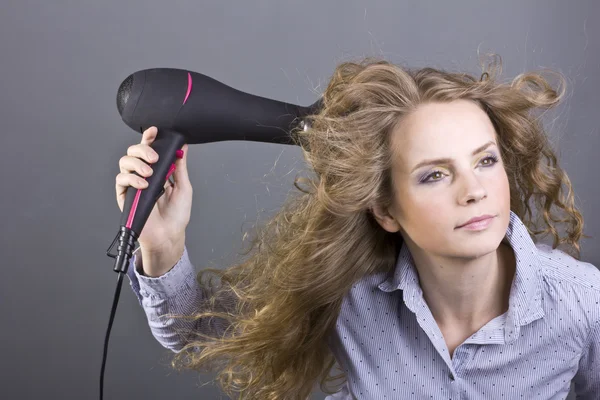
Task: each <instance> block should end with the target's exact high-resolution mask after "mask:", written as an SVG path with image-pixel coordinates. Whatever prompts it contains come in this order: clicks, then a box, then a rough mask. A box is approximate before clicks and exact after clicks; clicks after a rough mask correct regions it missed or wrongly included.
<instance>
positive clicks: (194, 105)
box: [109, 68, 320, 273]
mask: <svg viewBox="0 0 600 400" xmlns="http://www.w3.org/2000/svg"><path fill="white" fill-rule="evenodd" d="M319 108H320V100H319V101H317V102H315V103H314V104H312V105H311V106H308V107H301V106H298V105H295V104H290V103H285V102H281V101H276V100H271V99H267V98H264V97H259V96H255V95H251V94H248V93H244V92H242V91H239V90H236V89H233V88H231V87H229V86H227V85H225V84H223V83H221V82H219V81H217V80H215V79H213V78H210V77H208V76H206V75H202V74H200V73H197V72H190V71H186V70H182V69H174V68H154V69H146V70H142V71H138V72H135V73H133V74H132V75H130V76H128V77H127V78H126V79H125V80H124V81H123V82H122V83H121V85H120V87H119V89H118V92H117V109H118V111H119V113H120V114H121V118H122V119H123V121H124V122H125V123H126V124H127V125H128V126H129V127H131V128H132V129H134V130H136V131H137V130H139V131H140V132H143V131H144V130H146V129H147V128H149V127H151V126H156V127H157V128H158V134H157V137H156V139H155V141H154V142H153V143H152V148H153V149H154V150H155V151H156V152H157V153H158V155H159V160H158V161H157V162H156V163H155V164H153V165H152V169H153V170H154V173H153V174H152V175H151V176H150V177H148V178H146V180H147V181H148V187H147V188H146V189H144V190H141V189H140V190H138V189H135V188H133V187H130V188H129V189H128V190H127V194H126V197H125V204H124V206H123V213H122V216H121V228H120V238H119V239H118V242H119V246H118V253H117V254H116V255H115V257H114V258H115V259H116V260H115V266H114V270H115V272H123V273H126V272H127V268H128V265H129V261H130V258H131V254H132V252H133V245H134V241H135V240H137V238H138V237H139V235H140V234H141V231H142V229H143V227H144V224H145V223H146V221H147V219H148V217H149V215H150V213H151V212H152V209H153V208H154V205H155V204H156V201H157V200H158V198H159V197H160V196H161V195H162V193H163V192H164V190H163V188H164V184H165V182H166V180H167V179H168V178H169V176H170V174H171V173H172V172H173V170H174V167H175V165H174V160H175V155H176V151H177V150H178V149H180V148H181V147H182V146H183V145H184V144H185V143H188V144H196V143H210V142H220V141H225V140H249V141H255V142H266V143H280V144H295V143H294V141H293V140H292V136H291V133H292V130H293V129H294V128H296V127H298V126H300V123H301V122H303V121H302V118H303V117H305V116H306V115H309V114H313V113H315V112H316V111H318V109H319ZM116 240H117V238H115V241H116ZM115 241H113V244H111V246H110V247H112V246H113V245H114V242H115ZM110 247H109V250H110ZM111 256H112V255H111Z"/></svg>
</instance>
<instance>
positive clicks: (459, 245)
mask: <svg viewBox="0 0 600 400" xmlns="http://www.w3.org/2000/svg"><path fill="white" fill-rule="evenodd" d="M490 142H491V144H490ZM391 144H392V151H393V154H394V155H395V156H394V165H393V169H392V181H393V185H394V188H395V191H396V197H395V198H394V202H393V205H392V207H391V208H390V209H389V210H387V212H388V213H389V215H387V216H385V213H384V212H382V211H381V210H378V211H376V210H374V211H376V215H378V214H379V215H378V217H377V220H378V222H379V224H380V225H381V226H382V227H383V228H384V229H385V230H387V231H389V232H398V231H399V232H400V233H401V234H402V236H403V238H404V240H406V241H407V242H408V243H409V245H410V243H411V242H412V243H414V245H416V247H417V248H420V249H422V250H423V251H425V252H426V253H431V254H433V255H435V256H441V257H450V258H455V257H458V258H468V259H471V258H476V257H479V256H481V255H484V254H487V253H490V252H492V251H495V250H496V249H497V248H498V246H499V245H500V242H501V241H502V239H503V238H504V236H505V234H506V229H507V228H508V224H509V222H510V191H509V182H508V176H507V174H506V172H505V170H504V165H503V162H502V159H501V158H500V149H499V147H498V146H497V141H496V132H495V129H494V126H493V125H492V122H491V121H490V119H489V118H488V116H487V115H486V113H485V112H484V111H483V110H482V109H481V108H480V107H479V106H478V105H477V104H475V103H474V102H471V101H468V100H457V101H453V102H450V103H429V104H423V105H421V106H419V107H418V108H417V110H416V111H414V112H413V113H411V114H409V115H407V116H406V117H405V118H404V120H403V121H402V122H401V123H400V124H399V126H398V128H397V129H396V130H395V131H394V132H393V133H392V137H391ZM436 159H437V160H438V161H435V162H433V163H427V164H424V163H425V162H427V161H428V160H436ZM439 159H447V160H439ZM482 214H490V215H493V216H495V217H494V218H492V220H491V224H490V225H489V226H488V227H487V228H486V229H484V230H481V231H470V230H466V229H464V228H462V229H459V228H457V227H458V226H459V225H461V224H464V223H465V222H466V221H468V220H469V219H471V218H473V217H477V216H480V215H482Z"/></svg>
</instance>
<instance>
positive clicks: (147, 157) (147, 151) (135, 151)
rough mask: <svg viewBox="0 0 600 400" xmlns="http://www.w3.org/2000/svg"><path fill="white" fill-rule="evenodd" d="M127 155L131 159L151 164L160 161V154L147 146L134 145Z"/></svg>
mask: <svg viewBox="0 0 600 400" xmlns="http://www.w3.org/2000/svg"><path fill="white" fill-rule="evenodd" d="M127 155H128V156H131V157H137V158H141V159H142V160H144V161H146V162H147V163H149V164H152V163H155V162H156V161H158V158H159V156H158V153H157V152H156V151H155V150H154V149H153V148H152V147H150V145H147V144H141V143H140V144H134V145H132V146H129V147H128V148H127Z"/></svg>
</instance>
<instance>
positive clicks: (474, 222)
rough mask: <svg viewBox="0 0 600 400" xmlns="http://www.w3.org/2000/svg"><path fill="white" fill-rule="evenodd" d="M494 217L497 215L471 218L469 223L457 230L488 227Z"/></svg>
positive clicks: (458, 227)
mask: <svg viewBox="0 0 600 400" xmlns="http://www.w3.org/2000/svg"><path fill="white" fill-rule="evenodd" d="M494 217H495V215H482V216H479V217H475V218H471V219H470V220H469V221H468V222H466V223H464V224H462V225H459V226H457V227H456V228H455V229H460V228H481V227H486V226H487V225H488V224H489V223H490V221H491V220H492V219H493V218H494Z"/></svg>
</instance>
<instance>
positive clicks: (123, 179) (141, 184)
mask: <svg viewBox="0 0 600 400" xmlns="http://www.w3.org/2000/svg"><path fill="white" fill-rule="evenodd" d="M129 186H133V187H134V188H136V189H145V188H147V187H148V181H146V180H145V179H144V178H140V177H139V176H137V175H134V174H123V173H121V174H118V175H117V177H116V178H115V190H116V192H117V195H121V194H124V193H126V192H127V188H128V187H129Z"/></svg>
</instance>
